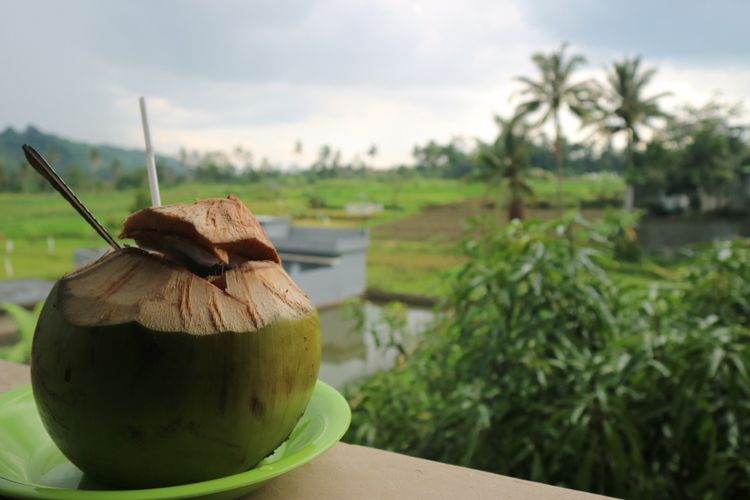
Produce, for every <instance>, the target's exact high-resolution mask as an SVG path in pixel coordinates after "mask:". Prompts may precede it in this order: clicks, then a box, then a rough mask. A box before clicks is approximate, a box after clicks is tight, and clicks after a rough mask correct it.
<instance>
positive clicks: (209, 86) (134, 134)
mask: <svg viewBox="0 0 750 500" xmlns="http://www.w3.org/2000/svg"><path fill="white" fill-rule="evenodd" d="M577 5H578V9H577V10H575V11H571V10H570V9H569V10H568V11H565V15H562V14H559V15H558V16H557V19H558V20H559V23H557V24H556V25H554V26H553V25H552V24H550V19H551V17H550V13H554V12H559V11H558V10H555V9H553V8H552V7H550V5H549V4H548V3H547V2H544V1H539V0H537V1H536V2H521V1H520V0H508V1H504V2H495V1H492V0H470V1H465V2H458V1H447V0H437V1H427V0H419V1H416V0H414V1H403V0H380V1H375V2H359V1H355V2H352V1H345V0H317V1H314V2H307V1H296V0H295V1H286V2H275V3H262V4H261V3H257V2H241V1H233V0H225V1H221V2H212V3H210V4H207V3H205V2H180V3H179V4H174V3H171V2H170V3H167V2H143V1H133V2H119V3H111V2H108V3H102V2H88V1H87V2H82V1H71V2H66V3H65V4H60V3H58V2H51V1H47V2H39V1H37V2H25V3H22V4H20V3H16V4H12V6H6V8H5V12H4V16H3V17H1V18H0V44H2V46H3V47H4V51H3V52H1V53H0V65H1V66H2V67H3V68H4V71H3V78H0V96H1V97H0V111H2V113H0V120H2V121H0V126H4V125H6V124H7V125H14V126H25V125H26V124H29V123H33V124H35V125H37V126H39V127H41V128H42V129H44V130H49V131H53V132H56V133H59V134H61V135H65V136H69V137H72V138H74V139H79V140H87V141H91V142H100V141H103V142H110V143H117V144H124V145H128V146H135V147H140V146H141V143H142V135H141V131H140V121H139V116H138V106H137V98H138V96H139V95H146V96H147V97H148V103H149V110H150V118H151V122H152V134H153V136H154V140H155V143H156V147H157V149H159V150H161V151H164V152H169V153H174V152H176V151H177V149H178V148H179V147H180V146H186V147H189V148H198V149H208V148H211V149H229V148H232V147H234V146H235V145H237V144H242V145H243V146H246V147H249V148H251V149H252V150H253V151H254V153H255V156H256V158H260V157H263V156H267V157H269V158H270V159H271V160H273V161H280V162H288V161H290V159H291V149H292V145H293V144H294V142H295V141H296V140H297V139H301V140H302V141H303V142H304V144H305V146H306V150H307V154H308V155H309V156H308V159H310V158H312V156H313V155H314V154H315V151H316V150H317V148H318V147H319V146H320V145H321V144H330V145H331V146H332V147H334V148H340V149H341V150H342V152H343V154H344V156H345V157H349V158H351V157H353V156H354V155H356V154H358V153H361V152H362V151H364V150H366V149H367V148H368V147H369V145H370V144H372V143H376V144H378V146H379V150H380V155H379V158H378V160H377V162H378V163H379V164H384V165H386V164H392V163H396V162H401V161H408V159H409V156H410V152H411V149H412V147H413V146H414V145H415V144H417V143H424V142H426V141H427V140H429V139H436V140H441V141H444V140H448V139H450V138H451V137H453V136H458V135H462V136H466V137H473V136H479V137H482V138H483V139H490V138H491V137H492V136H493V134H494V133H495V126H494V122H493V119H492V117H493V114H494V113H496V112H507V111H508V110H509V109H510V105H509V104H508V97H509V95H510V93H511V91H512V89H513V88H515V87H514V84H513V81H512V78H513V76H515V75H518V74H533V73H532V72H533V67H532V64H531V62H530V61H529V56H530V55H531V53H532V52H534V51H538V50H550V49H553V48H556V47H557V46H558V45H559V42H560V40H559V37H560V36H562V35H564V34H565V30H566V29H572V27H575V26H579V27H580V26H588V28H587V30H586V32H585V33H583V31H581V33H582V36H581V40H583V42H582V43H581V44H579V45H574V46H573V47H572V49H573V50H574V51H581V52H584V53H588V54H590V55H591V56H592V58H591V59H592V61H591V65H590V66H589V69H588V70H587V73H582V74H581V76H582V77H584V76H585V75H586V74H592V73H597V72H600V71H601V68H602V67H603V66H604V65H605V64H608V63H609V62H610V61H611V60H612V59H613V58H616V57H621V56H622V55H624V54H625V52H626V51H627V50H632V49H633V47H628V46H626V45H628V43H624V42H621V43H623V46H622V53H621V52H618V50H619V49H617V47H619V46H618V45H616V44H615V43H614V42H616V41H617V40H619V39H618V38H616V37H613V36H611V35H610V34H608V33H606V32H605V31H606V30H604V28H603V27H602V25H600V24H597V25H594V24H593V21H592V23H589V24H587V22H588V21H587V20H597V19H598V20H601V19H602V15H605V14H606V15H605V18H606V17H607V16H608V15H610V14H611V13H610V14H607V11H606V10H605V11H604V14H602V12H603V11H602V9H604V8H603V7H601V6H599V7H597V8H596V9H593V10H592V7H591V6H592V5H596V4H595V3H594V4H592V3H586V2H583V3H579V4H577ZM609 8H612V9H614V7H609ZM540 12H541V13H543V14H544V16H541V17H540V15H541V14H540ZM657 12H660V11H658V10H657ZM636 13H637V12H636ZM612 15H614V14H612ZM587 16H588V17H587ZM694 17H695V16H694ZM724 18H726V19H729V20H730V21H731V16H729V17H728V18H727V17H726V16H724ZM724 18H723V19H724ZM691 19H692V18H691ZM597 22H598V21H597ZM736 22H740V20H739V19H738V20H737V21H736ZM665 23H667V24H665ZM553 24H554V23H553ZM662 24H663V25H664V26H667V27H668V26H669V24H668V20H665V19H662ZM30 25H32V26H33V27H34V30H33V36H30V35H29V33H30V32H29V26H30ZM592 26H593V27H592ZM594 28H596V29H594ZM709 28H711V27H709ZM618 29H619V28H618ZM711 29H714V28H711ZM718 29H721V28H718ZM743 29H744V28H743ZM667 31H669V30H668V29H667ZM724 31H725V32H726V33H730V34H731V33H740V32H739V31H738V30H737V29H734V28H732V27H729V28H726V29H725V30H724ZM684 32H685V30H684V29H682V28H681V29H680V31H676V32H675V36H684ZM618 33H620V31H618ZM742 33H744V31H742ZM583 34H585V36H583ZM632 34H633V39H634V40H635V39H636V38H637V35H638V27H637V26H634V27H633V28H632ZM618 36H619V35H618ZM705 36H709V34H705ZM736 36H739V35H736ZM643 39H644V40H651V39H650V38H648V37H643ZM597 40H603V41H604V42H606V43H603V44H598V43H597ZM574 41H575V40H574ZM657 41H658V40H657ZM731 41H732V40H729V42H731ZM741 41H742V40H735V43H741ZM719 42H721V43H719ZM719 42H716V43H714V44H713V45H712V46H713V47H714V50H715V51H716V52H717V60H723V59H722V58H721V57H719V56H720V55H721V54H722V52H721V50H725V52H726V58H725V59H726V60H727V61H728V62H724V63H722V64H721V65H718V64H708V63H705V62H703V61H702V59H700V58H695V59H691V58H689V57H686V55H685V53H684V52H679V53H678V54H676V55H675V56H674V57H669V55H668V54H665V53H664V52H665V50H666V49H664V50H662V49H660V50H659V51H658V52H659V57H660V58H659V59H652V60H650V59H649V58H648V56H649V53H648V52H647V51H644V55H645V56H646V63H647V64H656V65H658V66H659V68H660V72H659V73H658V74H657V76H656V78H655V79H654V85H653V92H657V91H659V90H661V89H670V90H672V91H673V92H674V94H675V99H673V101H674V102H676V101H678V100H680V99H691V100H705V99H706V98H707V97H708V96H710V95H711V93H712V91H713V90H714V89H715V88H720V89H722V90H723V92H724V94H725V95H726V96H727V97H729V98H736V99H748V98H750V64H748V63H747V61H746V60H744V59H742V58H741V57H737V55H736V54H737V50H736V47H735V48H733V49H732V50H730V49H729V48H728V47H730V46H731V43H729V42H728V41H727V36H726V35H725V36H723V37H721V38H720V40H719ZM644 43H645V42H644ZM712 43H713V42H712ZM635 48H636V49H637V48H638V47H637V46H636V47H635ZM566 125H567V127H568V129H569V130H574V128H575V124H574V123H573V122H572V121H571V120H568V121H567V122H566Z"/></svg>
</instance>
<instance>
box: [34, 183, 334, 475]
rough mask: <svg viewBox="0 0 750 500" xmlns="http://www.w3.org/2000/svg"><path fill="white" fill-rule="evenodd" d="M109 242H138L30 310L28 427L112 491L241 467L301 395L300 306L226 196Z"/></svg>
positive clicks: (155, 218)
mask: <svg viewBox="0 0 750 500" xmlns="http://www.w3.org/2000/svg"><path fill="white" fill-rule="evenodd" d="M120 237H121V238H133V239H135V240H136V242H137V243H138V245H139V246H140V247H141V248H134V247H126V248H122V249H119V250H115V251H113V252H110V253H108V254H106V255H105V256H103V257H102V258H100V259H99V260H97V261H96V262H94V263H92V264H90V265H88V266H86V267H85V268H83V269H80V270H77V271H75V272H73V273H71V274H68V275H66V276H65V277H63V278H62V279H61V280H60V281H59V282H57V284H56V285H55V286H54V288H53V289H52V291H51V292H50V295H49V297H48V299H47V302H46V304H45V306H44V309H43V310H42V314H41V317H40V318H39V323H38V325H37V329H36V333H35V335H34V343H33V351H32V365H31V375H32V384H33V391H34V398H35V399H36V402H37V406H38V408H39V414H40V416H41V419H42V422H43V423H44V426H45V427H46V429H47V431H48V432H49V434H50V436H51V437H52V439H53V441H54V442H55V443H56V444H57V446H58V447H59V448H60V450H61V451H62V452H63V454H65V456H66V457H68V459H70V461H71V462H73V463H74V464H75V465H77V466H78V467H79V468H80V469H81V470H83V471H84V472H85V473H86V474H87V475H89V476H90V477H92V478H93V479H95V480H98V481H101V482H104V483H106V484H111V485H114V486H120V487H129V488H139V487H156V486H166V485H175V484H181V483H187V482H194V481H201V480H207V479H212V478H217V477H221V476H225V475H228V474H233V473H237V472H240V471H243V470H247V469H249V468H251V467H253V466H254V465H255V464H257V463H258V462H259V461H260V460H262V459H263V458H264V457H266V456H267V455H269V454H270V453H271V452H272V451H273V450H274V449H275V448H276V447H277V446H279V444H281V443H282V442H283V441H284V440H285V439H286V438H287V437H288V436H289V434H290V433H291V431H292V429H293V428H294V426H295V424H296V423H297V421H298V420H299V418H300V416H301V415H302V413H303V412H304V410H305V408H306V406H307V403H308V401H309V399H310V396H311V394H312V391H313V388H314V386H315V381H316V379H317V376H318V370H319V367H320V350H321V343H320V323H319V320H318V315H317V312H316V310H315V307H314V306H313V304H312V303H311V302H310V300H309V299H308V297H307V296H306V295H305V294H304V292H302V291H301V290H300V289H299V288H298V287H297V286H296V285H295V283H294V282H293V281H292V280H291V278H290V277H289V276H288V275H287V274H286V272H284V270H283V268H282V267H281V265H280V260H279V256H278V254H277V253H276V250H275V249H274V247H273V245H272V244H271V242H270V240H269V239H268V237H267V236H266V234H265V233H264V231H263V229H262V228H261V226H260V224H259V223H258V221H257V219H256V218H255V216H254V215H253V214H252V213H251V212H250V210H249V209H248V208H247V207H246V206H245V205H243V204H242V203H241V202H240V201H239V200H238V199H236V198H234V197H231V196H230V197H229V198H228V199H225V200H223V199H211V200H203V201H199V202H197V203H190V204H188V203H181V204H176V205H168V206H162V207H158V208H148V209H144V210H141V211H139V212H136V213H135V214H133V215H132V216H130V218H128V219H127V220H126V221H125V224H124V226H123V231H122V234H121V235H120Z"/></svg>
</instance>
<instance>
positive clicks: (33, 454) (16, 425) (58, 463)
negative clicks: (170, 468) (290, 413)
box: [0, 381, 351, 500]
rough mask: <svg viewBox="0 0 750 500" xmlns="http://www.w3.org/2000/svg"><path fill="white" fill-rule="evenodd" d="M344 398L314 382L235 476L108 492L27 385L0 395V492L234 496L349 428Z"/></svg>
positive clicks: (135, 499)
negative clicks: (66, 449)
mask: <svg viewBox="0 0 750 500" xmlns="http://www.w3.org/2000/svg"><path fill="white" fill-rule="evenodd" d="M350 420H351V412H350V410H349V405H348V404H347V403H346V400H345V399H344V398H343V397H342V396H341V394H339V393H338V392H336V390H335V389H334V388H332V387H331V386H329V385H327V384H325V383H323V382H321V381H318V382H317V384H316V386H315V391H314V392H313V395H312V398H311V399H310V404H309V405H308V406H307V410H305V414H304V415H303V416H302V418H301V419H300V421H299V422H298V423H297V426H296V427H295V428H294V431H292V435H291V436H290V437H289V439H288V440H287V441H285V442H284V443H283V444H282V445H281V446H279V447H278V448H277V449H276V450H275V451H274V452H273V454H272V455H270V456H269V457H268V458H266V459H265V460H263V461H262V462H261V463H260V464H258V466H257V467H255V468H254V469H251V470H249V471H246V472H242V473H240V474H235V475H232V476H227V477H222V478H219V479H212V480H210V481H203V482H200V483H192V484H183V485H180V486H170V487H167V488H151V489H140V490H112V489H105V488H103V487H102V486H100V485H98V484H94V483H93V482H91V481H90V480H87V478H86V477H84V475H83V473H82V472H81V471H80V470H79V469H78V468H76V466H74V465H73V464H71V463H70V461H68V459H67V458H65V457H64V456H63V454H62V453H61V452H60V450H58V449H57V447H56V446H55V444H54V443H53V442H52V440H51V439H50V438H49V436H48V435H47V431H46V430H45V429H44V427H43V426H42V422H41V420H39V416H38V414H37V411H36V405H35V404H34V396H33V394H32V392H31V386H30V385H27V386H24V387H20V388H18V389H15V390H12V391H9V392H6V393H4V394H2V395H0V496H13V497H20V498H57V499H72V498H84V499H97V500H107V499H123V500H124V499H128V500H139V499H149V498H195V497H202V498H236V497H238V496H241V495H244V494H245V493H247V492H249V491H251V490H253V489H255V488H257V487H258V486H260V485H261V484H263V483H264V482H266V481H268V480H269V479H272V478H274V477H276V476H280V475H282V474H284V473H286V472H289V471H290V470H292V469H295V468H296V467H299V466H300V465H303V464H305V463H307V462H309V461H310V460H312V459H313V458H315V457H317V456H318V455H320V454H321V453H323V452H325V451H326V450H328V449H329V448H330V447H331V446H333V445H334V444H335V443H336V442H337V441H338V440H339V439H341V436H343V435H344V432H346V429H347V428H348V427H349V421H350Z"/></svg>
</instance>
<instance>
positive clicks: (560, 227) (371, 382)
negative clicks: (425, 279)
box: [345, 214, 750, 498]
mask: <svg viewBox="0 0 750 500" xmlns="http://www.w3.org/2000/svg"><path fill="white" fill-rule="evenodd" d="M630 224H632V219H631V218H630V216H629V215H628V216H625V217H624V218H623V217H619V218H618V216H617V215H615V214H613V215H611V216H610V217H609V218H607V219H606V220H604V221H602V222H600V223H597V224H595V225H592V224H590V223H588V222H586V221H584V220H583V219H581V218H579V217H577V216H576V215H569V216H567V217H566V218H565V219H563V220H561V221H556V222H551V223H538V222H526V223H520V222H515V223H512V224H510V225H508V226H506V227H504V228H499V229H497V230H496V231H494V232H493V233H492V234H491V236H489V237H486V238H480V239H469V240H467V241H466V242H465V244H464V246H463V250H464V252H465V254H466V255H467V256H468V257H469V259H467V261H466V263H465V264H464V265H463V266H462V267H461V268H460V269H459V270H458V271H457V272H456V273H455V274H454V275H453V276H452V277H451V278H450V280H449V281H450V287H449V288H450V292H449V294H448V296H447V298H446V299H445V303H444V304H442V307H441V310H442V311H443V312H442V313H441V316H440V318H439V319H438V320H437V322H436V323H435V324H434V325H433V326H432V328H431V329H430V330H429V331H428V332H426V333H425V335H424V336H423V337H422V339H421V340H420V342H419V344H418V346H417V347H416V348H414V349H412V350H411V351H410V352H409V353H408V355H406V356H402V358H401V360H400V362H399V363H398V365H397V366H396V367H395V368H394V369H392V370H390V371H384V372H380V373H377V374H375V375H374V376H372V377H371V378H369V379H367V380H365V381H363V382H362V383H361V384H359V385H358V386H355V387H351V388H350V389H349V393H348V395H349V398H350V401H351V405H352V410H353V420H352V426H351V429H350V430H349V432H348V434H347V435H346V438H345V439H346V440H347V441H349V442H352V443H359V444H364V445H368V446H375V447H379V448H385V449H389V450H394V451H398V452H401V453H407V454H410V455H415V456H420V457H424V458H429V459H434V460H440V461H445V462H450V463H454V464H459V465H465V466H470V467H476V468H480V469H484V470H488V471H492V472H497V473H501V474H507V475H511V476H515V477H521V478H527V479H531V480H534V481H541V482H545V483H553V484H557V485H561V486H567V487H571V488H575V489H581V490H586V491H595V492H600V493H605V494H609V495H614V496H617V497H625V498H747V497H748V495H750V460H749V459H748V457H750V419H748V405H750V376H749V375H748V365H749V364H750V335H749V334H750V331H749V330H748V318H750V316H749V315H748V297H750V293H748V292H750V288H749V287H750V244H748V242H747V241H745V240H735V241H733V242H729V243H720V244H716V245H714V246H711V247H709V248H706V249H704V250H703V251H700V252H698V253H697V254H696V255H694V256H693V257H692V265H690V266H687V267H686V269H688V271H686V273H685V274H684V276H683V277H682V280H679V281H680V282H681V283H680V284H675V285H663V284H657V283H655V282H654V283H651V284H649V285H647V286H635V287H633V286H630V287H623V286H621V285H620V284H618V281H617V280H614V279H612V278H611V276H610V275H609V273H608V271H607V270H606V267H605V264H606V262H607V261H608V260H609V259H612V258H613V255H614V253H615V252H618V251H622V250H621V247H622V243H621V241H620V240H622V239H623V238H624V239H626V240H627V236H626V235H627V234H628V232H629V228H630ZM623 235H625V236H623Z"/></svg>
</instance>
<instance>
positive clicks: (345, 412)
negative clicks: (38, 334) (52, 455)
mask: <svg viewBox="0 0 750 500" xmlns="http://www.w3.org/2000/svg"><path fill="white" fill-rule="evenodd" d="M26 392H29V393H31V392H32V388H31V384H25V385H22V386H20V387H16V388H13V389H10V390H8V391H5V392H2V393H0V407H2V405H4V404H6V402H7V401H8V400H12V399H14V398H16V397H18V396H20V395H22V394H24V393H26ZM316 395H318V397H321V398H323V397H324V398H326V399H328V398H330V399H331V400H332V401H333V403H334V404H333V405H324V408H325V409H326V410H332V409H334V408H335V409H336V410H338V411H335V412H334V411H328V412H325V413H324V415H325V416H326V417H327V419H326V425H325V426H324V428H323V432H322V433H321V436H320V437H319V438H318V441H319V443H318V444H319V445H318V446H317V447H316V448H315V449H313V450H308V446H305V447H303V448H302V449H301V450H299V451H297V452H295V453H292V454H291V455H289V456H286V457H284V458H281V459H279V460H278V461H276V462H274V463H272V464H265V465H261V466H260V467H254V468H252V469H250V470H247V471H244V472H239V473H237V474H232V475H230V476H223V477H219V478H215V479H209V480H207V481H199V482H195V483H187V484H180V485H175V486H164V487H160V488H141V489H130V490H77V489H71V488H55V487H51V486H39V485H34V484H29V483H23V482H19V481H16V480H14V479H9V478H7V477H3V476H0V494H10V495H13V496H15V497H19V498H44V499H58V500H68V499H73V498H76V499H77V498H90V499H100V498H109V499H113V500H115V499H123V500H124V499H133V498H136V499H137V500H150V499H163V498H188V497H196V496H205V495H212V494H218V493H224V492H229V491H232V490H235V489H239V488H243V487H247V486H252V485H254V484H258V485H261V484H263V483H265V482H266V481H268V480H271V479H273V478H276V477H278V476H281V475H283V474H286V473H287V472H290V471H292V470H294V469H296V468H298V467H301V466H302V465H305V464H307V463H309V462H310V461H312V460H314V459H315V458H317V457H319V456H320V455H322V454H323V453H325V452H326V451H328V450H330V449H331V448H332V447H333V446H334V445H335V444H336V443H338V442H339V441H340V440H341V438H342V437H343V436H344V434H345V433H346V431H347V430H348V428H349V425H350V423H351V408H350V407H349V404H348V403H347V401H346V399H345V398H344V396H343V395H342V394H341V393H340V392H339V391H337V390H336V389H335V388H333V387H332V386H331V385H329V384H327V383H325V382H323V381H322V380H320V379H318V380H316V382H315V388H314V389H313V395H312V398H314V397H316ZM312 398H311V400H312ZM32 400H33V394H32ZM34 407H35V408H36V404H34ZM306 412H307V409H305V413H306ZM295 428H296V426H295ZM45 432H46V430H45ZM292 432H294V431H292ZM48 437H49V436H48ZM50 440H51V439H50ZM285 442H286V440H285V441H284V443H285ZM284 443H282V444H280V445H279V446H282V445H283V444H284ZM303 450H305V454H304V456H302V457H297V459H296V460H295V457H296V456H297V455H298V454H301V453H302V452H303ZM274 451H275V450H274ZM257 476H260V477H257Z"/></svg>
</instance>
